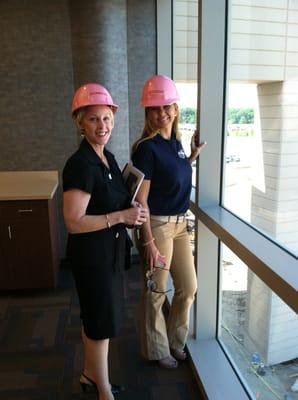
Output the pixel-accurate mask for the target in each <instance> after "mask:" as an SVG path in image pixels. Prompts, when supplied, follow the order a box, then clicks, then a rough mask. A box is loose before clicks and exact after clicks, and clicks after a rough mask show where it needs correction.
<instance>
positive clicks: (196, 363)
mask: <svg viewBox="0 0 298 400" xmlns="http://www.w3.org/2000/svg"><path fill="white" fill-rule="evenodd" d="M187 348H188V351H189V354H190V358H191V363H192V366H193V369H194V372H195V376H196V378H197V380H198V383H199V386H200V388H201V391H202V394H203V396H204V398H205V399H212V400H222V399H223V398H225V399H229V400H248V399H250V397H249V396H248V394H247V393H246V391H245V390H244V388H243V386H242V385H241V383H240V381H239V380H238V378H237V375H236V374H235V371H234V370H233V368H232V366H231V365H230V363H229V362H228V360H227V358H226V357H225V355H224V352H223V351H222V349H221V347H220V345H219V343H218V342H217V341H216V340H215V339H213V340H212V339H206V340H195V339H192V338H190V339H188V341H187Z"/></svg>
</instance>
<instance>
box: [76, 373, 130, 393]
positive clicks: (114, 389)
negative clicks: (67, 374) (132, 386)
mask: <svg viewBox="0 0 298 400" xmlns="http://www.w3.org/2000/svg"><path fill="white" fill-rule="evenodd" d="M82 376H83V377H84V378H85V379H86V381H88V382H89V383H86V382H80V383H81V387H82V390H83V392H86V391H87V387H88V386H94V387H95V389H96V391H97V393H98V389H97V385H96V383H95V382H94V381H93V380H92V379H91V378H89V377H88V376H87V375H85V374H84V372H82ZM124 390H125V388H124V387H123V386H120V385H114V384H113V383H111V392H112V393H113V394H119V393H120V392H123V391H124Z"/></svg>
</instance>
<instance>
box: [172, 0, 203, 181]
mask: <svg viewBox="0 0 298 400" xmlns="http://www.w3.org/2000/svg"><path fill="white" fill-rule="evenodd" d="M173 9H174V24H173V25H174V31H173V43H174V49H173V55H174V57H173V79H174V81H175V82H176V84H177V88H178V91H179V94H180V102H179V108H180V132H181V135H182V138H181V139H182V145H183V148H184V151H185V153H186V155H187V156H189V155H190V139H191V136H192V134H193V132H194V130H195V129H196V123H197V94H198V90H197V86H198V85H197V69H198V66H197V58H198V0H194V1H193V0H189V1H178V0H175V1H174V2H173ZM195 174H196V168H195V163H194V164H193V185H195V181H196V175H195Z"/></svg>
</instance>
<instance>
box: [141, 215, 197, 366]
mask: <svg viewBox="0 0 298 400" xmlns="http://www.w3.org/2000/svg"><path fill="white" fill-rule="evenodd" d="M151 228H152V234H153V236H154V237H155V244H156V246H157V248H158V250H159V252H160V254H162V255H164V256H165V257H166V261H167V265H166V268H168V269H170V271H167V270H163V269H155V271H154V274H153V277H152V279H153V280H154V282H155V283H156V285H157V288H156V290H158V291H163V292H164V291H166V289H167V281H168V277H169V273H170V274H171V277H172V280H173V285H174V296H173V299H172V302H171V306H170V312H169V316H168V318H167V321H166V319H165V316H164V313H163V304H164V302H165V299H166V294H165V293H155V292H152V291H150V289H147V287H146V278H145V273H146V270H147V267H146V265H145V263H144V260H143V259H142V257H141V259H142V268H143V272H144V288H143V293H142V299H141V314H140V315H141V323H140V334H141V353H142V355H143V356H144V357H145V358H147V359H149V360H160V359H162V358H164V357H167V356H169V354H170V348H172V349H176V350H182V349H183V348H184V346H185V342H186V339H187V334H188V330H189V312H190V308H191V305H192V303H193V301H194V296H195V293H196V290H197V279H196V273H195V268H194V259H193V255H192V251H191V247H190V241H189V235H188V232H187V230H186V222H182V223H178V224H176V223H175V222H170V223H165V222H161V221H157V220H153V219H151ZM138 248H139V250H140V252H141V249H142V247H141V244H140V243H139V246H138ZM141 256H142V255H141Z"/></svg>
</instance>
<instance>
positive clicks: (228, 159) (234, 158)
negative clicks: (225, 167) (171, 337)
mask: <svg viewBox="0 0 298 400" xmlns="http://www.w3.org/2000/svg"><path fill="white" fill-rule="evenodd" d="M239 161H240V157H239V156H237V155H235V154H231V155H229V156H226V163H230V162H239Z"/></svg>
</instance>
